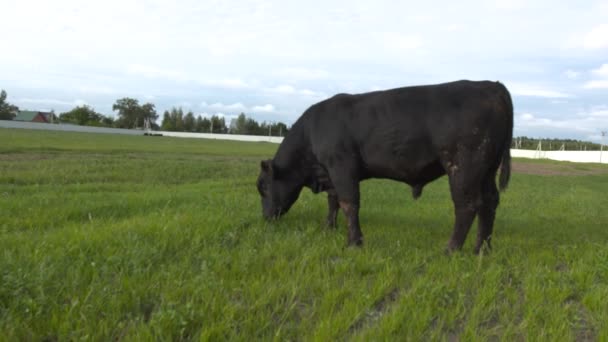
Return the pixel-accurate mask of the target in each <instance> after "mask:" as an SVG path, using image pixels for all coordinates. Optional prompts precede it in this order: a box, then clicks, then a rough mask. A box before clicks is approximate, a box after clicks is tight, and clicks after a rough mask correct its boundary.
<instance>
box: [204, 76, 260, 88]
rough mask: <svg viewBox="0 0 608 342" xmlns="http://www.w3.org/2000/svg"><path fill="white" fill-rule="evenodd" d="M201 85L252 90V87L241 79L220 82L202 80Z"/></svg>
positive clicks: (221, 80) (220, 80)
mask: <svg viewBox="0 0 608 342" xmlns="http://www.w3.org/2000/svg"><path fill="white" fill-rule="evenodd" d="M199 83H201V84H203V85H207V86H212V87H218V88H226V89H245V88H250V85H249V84H248V83H247V82H245V81H244V80H242V79H239V78H227V79H219V80H201V81H199Z"/></svg>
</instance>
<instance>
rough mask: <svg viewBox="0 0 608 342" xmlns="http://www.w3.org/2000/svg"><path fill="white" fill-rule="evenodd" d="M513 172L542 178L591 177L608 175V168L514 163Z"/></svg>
mask: <svg viewBox="0 0 608 342" xmlns="http://www.w3.org/2000/svg"><path fill="white" fill-rule="evenodd" d="M511 170H512V171H513V172H515V173H524V174H528V175H541V176H590V175H601V174H608V166H604V165H589V164H574V163H559V164H541V163H527V162H519V161H513V162H512V164H511Z"/></svg>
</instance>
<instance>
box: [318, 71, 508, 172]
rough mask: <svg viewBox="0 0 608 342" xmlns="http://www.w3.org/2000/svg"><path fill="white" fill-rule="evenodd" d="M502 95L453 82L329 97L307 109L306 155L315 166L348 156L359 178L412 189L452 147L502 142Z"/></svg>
mask: <svg viewBox="0 0 608 342" xmlns="http://www.w3.org/2000/svg"><path fill="white" fill-rule="evenodd" d="M505 92H506V95H507V96H508V92H507V90H506V88H505V87H504V86H502V85H501V84H500V83H497V82H487V81H483V82H471V81H458V82H451V83H445V84H439V85H430V86H416V87H405V88H398V89H391V90H386V91H378V92H372V93H366V94H359V95H346V94H341V95H337V96H335V97H333V98H331V99H329V100H326V101H324V102H321V103H319V104H318V105H316V107H314V109H315V110H314V111H313V113H312V114H313V115H311V119H312V120H311V121H312V124H313V125H312V131H311V135H312V136H311V142H312V143H313V145H314V146H315V148H314V149H313V150H316V151H317V153H318V154H319V155H320V157H321V158H322V159H323V157H324V156H328V155H329V156H332V155H336V154H339V155H337V156H335V157H336V158H338V159H340V158H343V157H344V156H345V155H346V156H352V158H356V159H357V162H358V163H359V165H360V166H361V167H362V171H363V172H364V173H366V176H367V177H383V178H392V179H399V180H404V181H409V180H411V182H412V183H415V182H416V179H415V178H417V177H420V176H421V173H424V172H425V170H426V172H428V170H429V168H431V169H436V167H437V163H438V161H439V159H440V157H441V153H445V151H448V150H449V149H451V148H453V147H455V146H456V145H457V144H463V143H464V144H469V145H476V144H480V143H481V142H482V140H483V139H486V138H488V136H490V135H492V136H493V137H494V138H495V139H505V138H506V136H507V135H508V134H510V133H508V132H506V131H505V130H504V129H502V127H507V126H508V125H509V115H511V118H510V120H511V125H512V113H508V111H507V109H506V108H505V106H504V101H502V98H503V97H504V96H505ZM311 109H312V108H311ZM501 131H503V132H501ZM329 159H332V160H333V159H335V158H329Z"/></svg>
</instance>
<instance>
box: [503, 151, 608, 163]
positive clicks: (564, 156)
mask: <svg viewBox="0 0 608 342" xmlns="http://www.w3.org/2000/svg"><path fill="white" fill-rule="evenodd" d="M511 156H512V157H518V158H533V159H551V160H561V161H570V162H575V163H602V164H608V151H603V152H602V151H539V150H518V149H511Z"/></svg>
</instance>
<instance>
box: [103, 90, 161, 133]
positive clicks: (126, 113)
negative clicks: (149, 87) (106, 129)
mask: <svg viewBox="0 0 608 342" xmlns="http://www.w3.org/2000/svg"><path fill="white" fill-rule="evenodd" d="M112 110H113V111H118V119H117V120H116V123H117V126H118V127H121V128H136V127H143V125H144V122H145V120H146V119H148V120H150V122H152V123H153V122H155V121H156V119H157V118H158V114H156V109H155V108H154V105H153V104H151V103H145V104H143V105H141V106H140V105H139V101H137V100H136V99H132V98H129V97H125V98H122V99H118V100H116V102H115V103H114V105H113V106H112Z"/></svg>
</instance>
